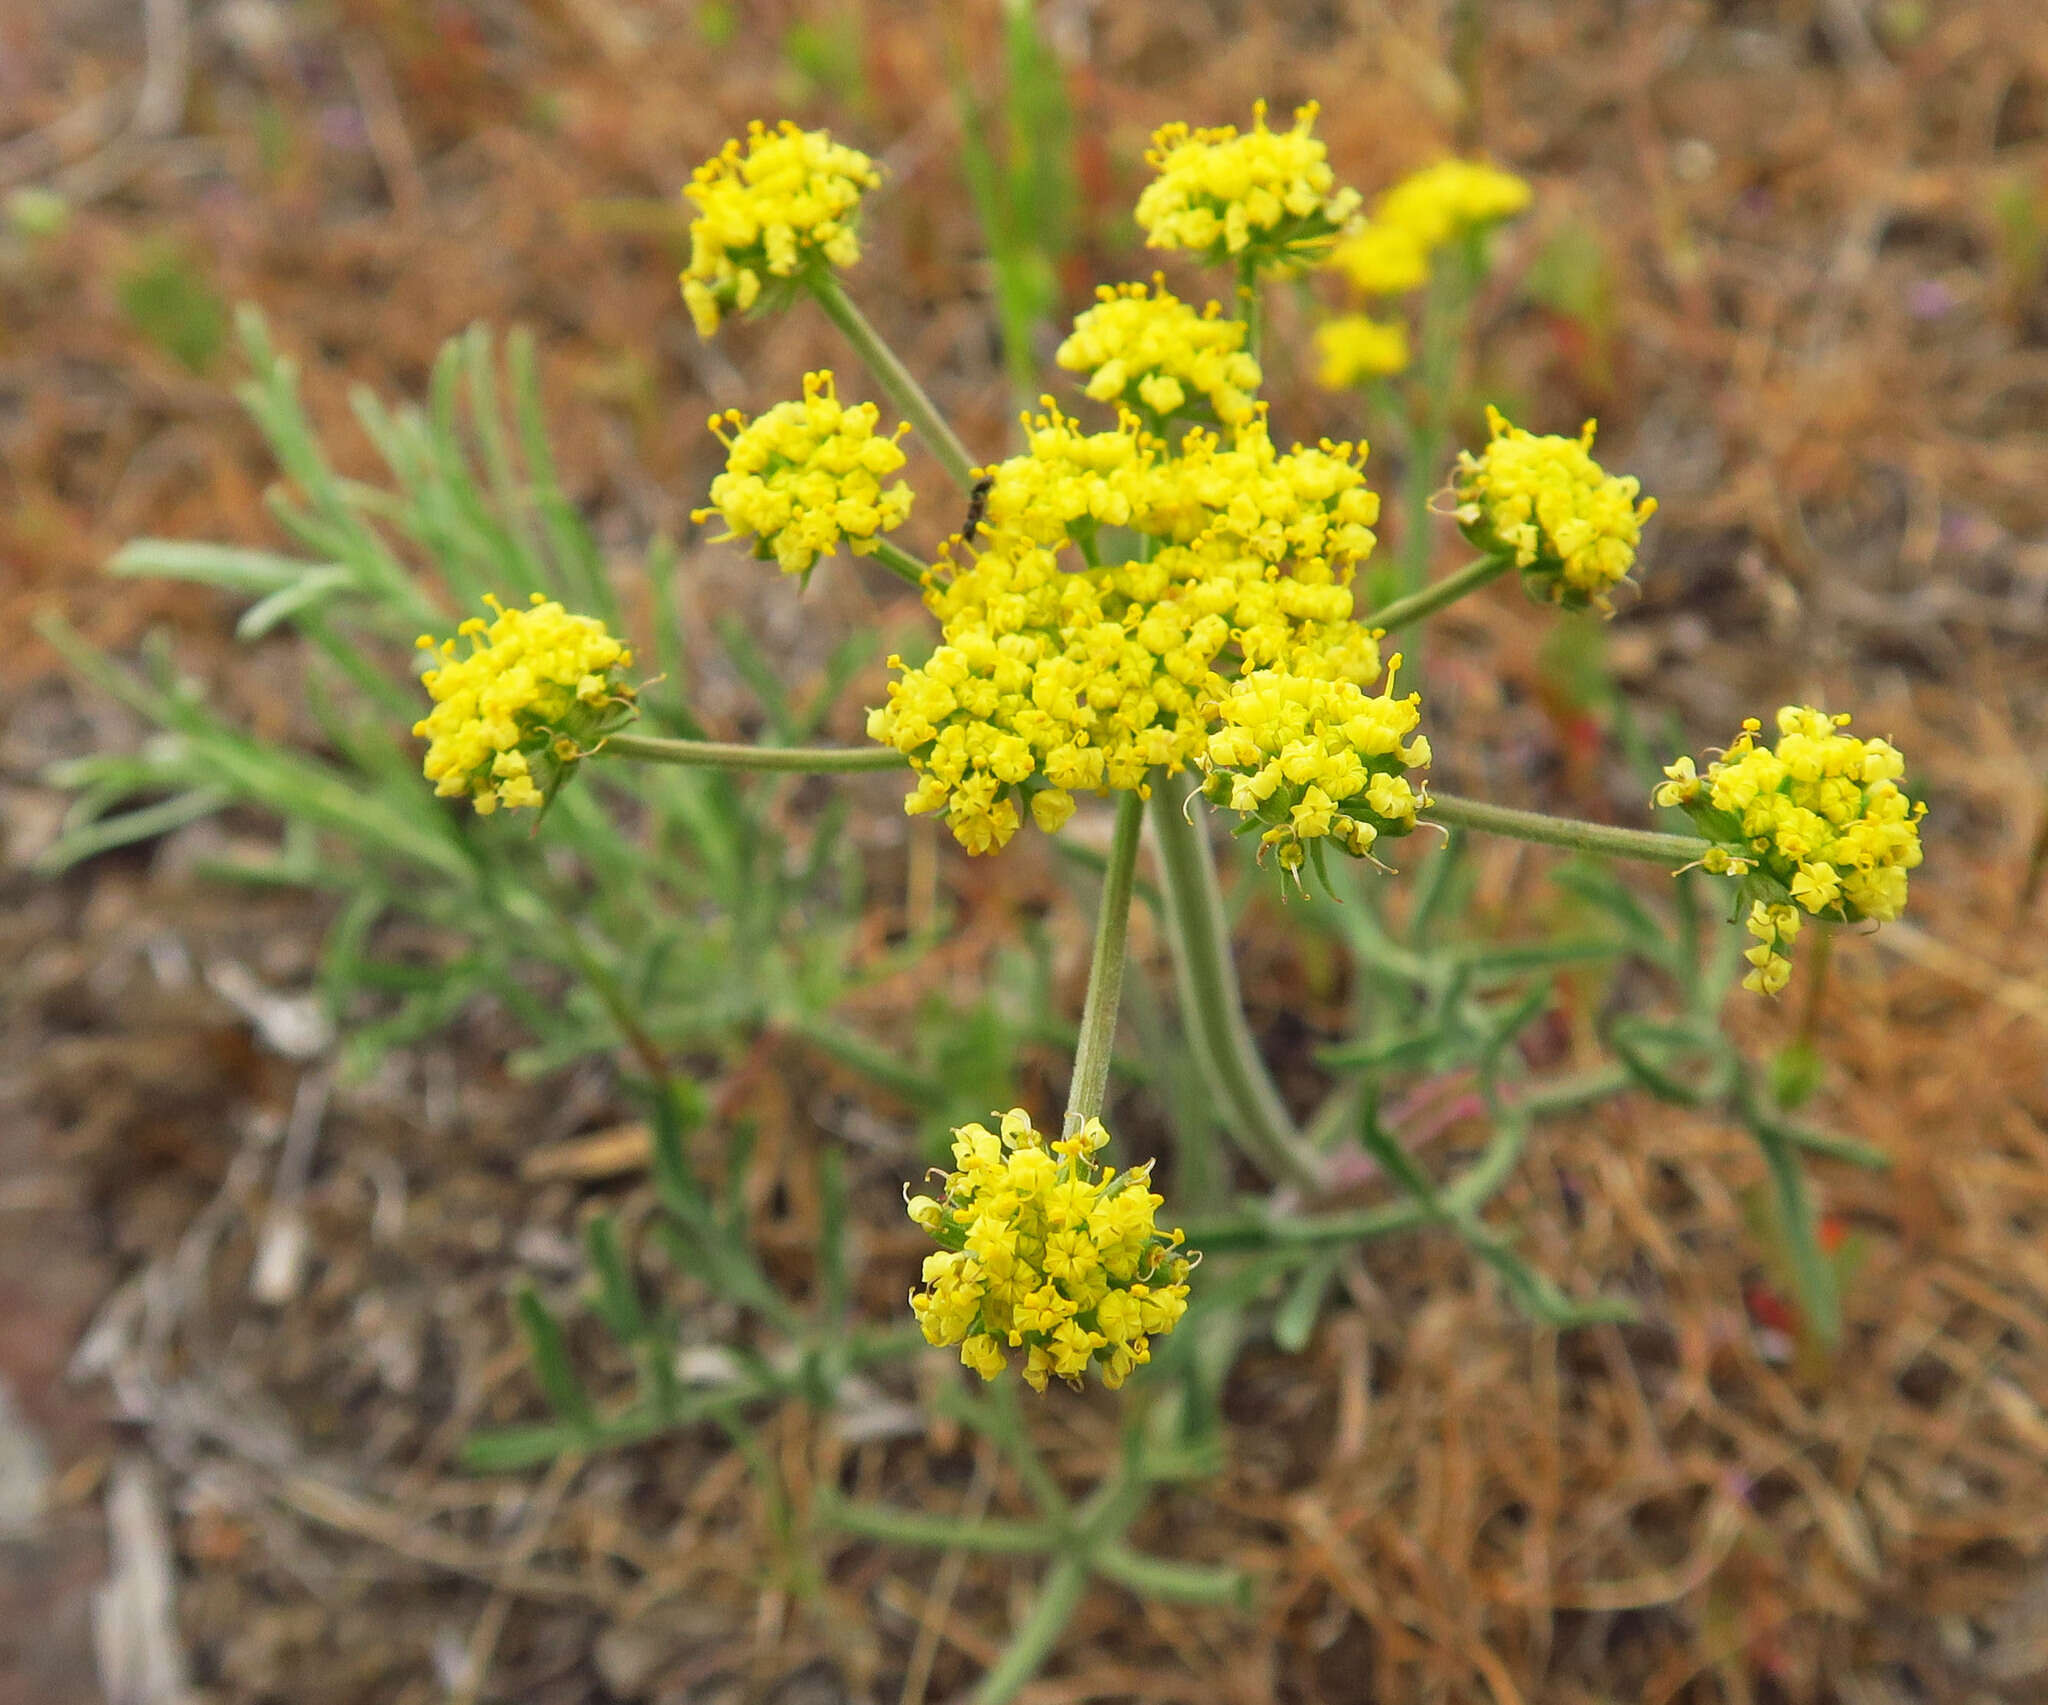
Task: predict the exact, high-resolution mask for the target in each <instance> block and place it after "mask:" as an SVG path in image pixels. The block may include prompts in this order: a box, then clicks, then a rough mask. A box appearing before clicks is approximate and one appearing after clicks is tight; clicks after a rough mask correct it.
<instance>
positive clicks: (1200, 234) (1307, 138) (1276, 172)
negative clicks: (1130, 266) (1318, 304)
mask: <svg viewBox="0 0 2048 1705" xmlns="http://www.w3.org/2000/svg"><path fill="white" fill-rule="evenodd" d="M1315 117H1316V107H1315V105H1314V103H1310V104H1309V105H1307V106H1305V107H1301V108H1298V109H1297V110H1296V112H1295V115H1294V127H1293V128H1292V129H1291V130H1277V131H1276V130H1268V129H1267V128H1266V103H1265V102H1264V101H1260V102H1259V103H1258V104H1257V105H1256V106H1255V107H1254V108H1253V109H1252V128H1251V129H1250V130H1249V131H1246V132H1244V133H1242V134H1240V133H1239V131H1238V130H1237V129H1236V127H1235V126H1233V125H1225V126H1223V127H1222V128H1221V129H1216V130H1190V129H1189V128H1188V127H1187V126H1186V125H1185V124H1169V125H1166V126H1164V127H1163V128H1162V129H1160V130H1158V131H1157V132H1155V133H1154V135H1153V137H1152V147H1151V148H1150V149H1149V150H1148V151H1147V152H1146V155H1145V160H1146V163H1147V164H1148V165H1150V166H1151V167H1152V168H1153V170H1154V172H1155V173H1156V174H1157V175H1156V176H1155V177H1154V178H1153V180H1152V181H1151V182H1150V183H1149V184H1147V185H1146V186H1145V188H1144V190H1143V191H1142V192H1141V193H1140V195H1139V197H1138V209H1137V219H1138V224H1139V227H1140V228H1141V229H1142V230H1143V231H1144V233H1145V241H1146V243H1147V244H1149V245H1150V246H1151V247H1152V248H1155V249H1186V250H1188V251H1190V252H1191V253H1193V254H1196V255H1199V256H1201V257H1202V258H1203V259H1204V260H1207V261H1210V262H1212V263H1214V264H1217V265H1229V266H1233V267H1237V268H1238V269H1239V270H1240V271H1255V272H1259V273H1266V274H1285V273H1288V272H1292V271H1295V270H1298V269H1299V268H1300V267H1302V266H1304V265H1307V264H1309V263H1310V262H1312V261H1314V260H1315V259H1316V258H1318V257H1319V256H1320V255H1321V254H1323V253H1324V252H1326V251H1327V250H1328V249H1329V247H1330V245H1331V244H1332V243H1333V242H1334V241H1335V239H1336V236H1337V233H1338V232H1339V231H1341V230H1342V229H1343V227H1344V225H1345V223H1346V222H1347V221H1348V220H1349V219H1350V218H1351V216H1352V215H1353V214H1354V213H1355V212H1357V210H1358V204H1359V198H1358V192H1357V191H1355V190H1350V189H1344V188H1342V187H1340V186H1339V185H1338V183H1337V175H1336V173H1335V172H1334V171H1332V170H1331V168H1330V161H1329V155H1328V151H1327V150H1326V149H1325V148H1324V146H1323V144H1322V143H1321V142H1319V141H1318V140H1317V139H1316V138H1315V137H1314V136H1312V135H1310V134H1309V132H1310V130H1311V128H1312V127H1313V125H1314V124H1315Z"/></svg>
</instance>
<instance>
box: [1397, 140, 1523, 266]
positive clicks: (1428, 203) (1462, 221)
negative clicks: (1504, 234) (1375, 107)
mask: <svg viewBox="0 0 2048 1705" xmlns="http://www.w3.org/2000/svg"><path fill="white" fill-rule="evenodd" d="M1528 205H1529V186H1528V184H1526V183H1525V182H1523V180H1522V179H1520V178H1518V177H1516V176H1515V175H1514V173H1512V172H1504V171H1502V170H1501V169H1500V168H1499V167H1498V166H1489V165H1487V164H1486V163H1485V162H1484V161H1482V160H1438V161H1436V162H1435V163H1434V164H1433V165H1428V166H1424V167H1423V168H1422V170H1421V171H1419V172H1411V173H1410V174H1409V175H1408V176H1407V177H1405V178H1403V179H1402V180H1401V181H1400V182H1399V183H1397V184H1396V185H1394V187H1393V188H1392V189H1390V190H1388V191H1387V192H1386V194H1384V195H1382V196H1381V197H1380V198H1379V199H1378V201H1376V202H1375V203H1374V204H1373V210H1372V225H1375V226H1388V227H1391V228H1393V229H1395V230H1398V231H1402V232H1405V233H1406V234H1407V235H1408V236H1409V237H1410V238H1411V239H1413V241H1414V242H1415V244H1416V246H1417V247H1419V248H1420V249H1421V250H1422V252H1423V253H1424V254H1425V255H1428V254H1429V253H1431V252H1432V251H1434V250H1436V249H1439V248H1441V247H1442V246H1443V245H1444V244H1445V243H1448V242H1450V241H1451V240H1452V239H1453V238H1455V237H1458V236H1461V235H1463V234H1464V233H1465V232H1467V231H1473V230H1478V229H1480V228H1482V227H1484V226H1487V225H1495V224H1498V223H1499V222H1500V221H1501V220H1503V219H1512V218H1513V217H1514V216H1515V215H1516V214H1517V213H1520V212H1521V211H1522V209H1523V208H1525V207H1527V206H1528ZM1368 229H1370V227H1368Z"/></svg>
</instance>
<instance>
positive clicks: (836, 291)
mask: <svg viewBox="0 0 2048 1705" xmlns="http://www.w3.org/2000/svg"><path fill="white" fill-rule="evenodd" d="M810 286H811V294H812V295H813V296H814V297H816V298H817V303H818V306H819V307H821V308H823V309H824V310H825V317H826V318H827V319H828V320H830V321H831V322H832V323H833V324H834V325H835V326H837V327H838V328H839V329H840V331H841V332H843V333H844V334H845V336H846V341H847V342H848V343H850V344H852V345H853V347H854V350H855V352H856V353H857V354H858V355H859V356H860V358H861V360H862V361H863V362H864V363H866V365H867V370H868V372H869V373H871V374H872V375H873V376H874V381H875V383H876V384H878V385H880V386H881V387H882V389H883V391H884V392H886V393H887V395H888V398H889V400H890V401H891V402H892V403H894V404H895V405H896V412H897V413H898V414H900V415H902V416H903V418H904V419H905V420H907V421H909V422H910V425H911V430H912V431H914V432H915V433H916V434H917V435H918V436H919V437H920V438H922V439H923V440H924V443H925V448H926V449H928V450H929V451H931V453H932V454H933V455H934V456H936V457H937V458H938V460H939V465H940V466H941V467H943V468H944V469H945V470H946V472H947V474H948V475H949V476H950V477H951V479H952V481H953V483H954V484H955V485H957V486H958V487H959V488H960V489H961V490H962V491H968V490H970V489H972V487H973V485H974V458H973V457H972V456H970V455H968V453H967V446H966V445H964V444H962V443H961V442H960V440H959V438H958V436H957V435H955V433H954V431H953V429H952V427H950V426H948V425H947V424H946V420H945V417H944V416H943V415H941V414H940V413H939V411H938V409H937V408H936V407H935V406H933V403H932V400H931V398H930V397H928V396H926V395H925V394H924V387H923V386H922V385H920V384H919V383H918V382H917V381H916V380H915V379H914V378H912V377H911V374H910V369H909V368H908V367H906V366H904V365H903V363H902V362H901V361H899V360H897V359H896V352H895V351H894V350H893V349H891V348H890V347H889V346H888V345H887V344H886V343H884V342H883V341H882V334H881V333H880V332H878V331H876V330H875V328H874V327H873V326H871V325H869V324H868V322H867V317H866V316H865V315H864V314H862V313H861V311H860V310H859V309H858V308H856V307H855V306H854V305H853V299H852V298H851V297H849V296H848V295H847V294H846V292H845V291H844V290H842V289H840V287H839V280H838V279H837V278H835V277H834V276H833V275H832V274H831V273H830V272H825V271H819V272H815V273H813V274H812V275H811V279H810Z"/></svg>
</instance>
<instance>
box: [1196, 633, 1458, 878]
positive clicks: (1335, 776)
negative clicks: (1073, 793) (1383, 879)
mask: <svg viewBox="0 0 2048 1705" xmlns="http://www.w3.org/2000/svg"><path fill="white" fill-rule="evenodd" d="M1400 667H1401V659H1400V657H1399V656H1398V655H1396V656H1395V657H1393V658H1392V659H1391V660H1390V661H1389V662H1388V664H1387V682H1386V686H1385V687H1384V688H1383V689H1382V690H1381V691H1380V692H1379V693H1378V694H1369V693H1367V692H1366V691H1365V690H1364V689H1363V688H1362V687H1360V686H1359V685H1358V683H1357V682H1355V681H1349V680H1326V679H1320V678H1317V677H1314V676H1302V675H1294V674H1290V673H1289V672H1287V671H1286V670H1284V669H1260V670H1256V671H1254V672H1253V673H1251V674H1249V675H1246V676H1244V677H1243V678H1242V679H1240V680H1237V681H1233V682H1232V683H1231V686H1230V690H1229V691H1228V692H1227V693H1226V694H1224V697H1223V702H1222V704H1221V706H1220V707H1219V713H1218V714H1219V718H1220V721H1221V724H1222V726H1221V727H1219V728H1218V729H1217V730H1216V731H1215V732H1214V733H1213V734H1211V735H1210V736H1209V742H1208V748H1207V750H1206V751H1205V752H1204V754H1203V761H1204V764H1205V766H1206V767H1207V768H1208V771H1209V775H1208V778H1207V780H1205V781H1204V782H1203V784H1202V791H1203V793H1204V795H1205V796H1206V797H1207V798H1208V799H1209V800H1210V801H1211V803H1213V804H1217V805H1227V806H1228V807H1229V808H1230V809H1231V810H1233V811H1236V812H1239V813H1240V814H1242V815H1243V816H1244V818H1245V824H1244V827H1245V829H1252V828H1255V827H1259V826H1261V825H1263V826H1264V833H1263V834H1261V835H1260V837H1259V845H1260V849H1261V851H1260V856H1261V857H1262V858H1263V857H1264V856H1265V851H1264V849H1266V848H1268V847H1270V848H1273V849H1275V850H1276V853H1277V856H1278V858H1279V862H1280V868H1281V869H1282V870H1283V871H1285V872H1287V873H1288V874H1289V875H1291V876H1293V877H1294V878H1295V879H1296V881H1299V880H1300V871H1301V867H1302V864H1303V862H1304V861H1305V860H1307V859H1309V858H1311V857H1318V858H1319V854H1320V849H1321V846H1322V843H1323V842H1324V841H1325V840H1328V841H1331V842H1334V843H1335V844H1336V846H1337V847H1338V848H1339V849H1340V850H1341V851H1343V852H1346V853H1349V854H1350V855H1351V856H1352V857H1353V858H1367V857H1370V856H1371V853H1372V848H1373V844H1374V843H1375V842H1376V841H1377V840H1378V839H1379V838H1380V837H1381V836H1382V835H1405V834H1408V833H1409V832H1410V831H1412V830H1413V829H1414V827H1415V814H1416V811H1417V810H1418V809H1419V808H1420V807H1421V806H1423V805H1426V804H1427V803H1428V802H1429V801H1428V795H1427V793H1426V792H1424V791H1422V790H1421V789H1420V788H1419V787H1418V786H1417V785H1416V784H1414V783H1411V782H1410V781H1409V779H1408V777H1407V775H1406V774H1405V773H1404V772H1405V771H1408V770H1419V769H1422V768H1424V767H1425V766H1426V765H1427V764H1428V763H1429V757H1430V753H1429V741H1428V739H1427V738H1426V737H1425V736H1423V735H1420V734H1415V728H1416V725H1417V724H1418V723H1419V722H1420V721H1421V720H1422V695H1421V694H1419V693H1410V694H1409V695H1408V696H1407V697H1406V698H1399V699H1397V698H1395V697H1394V676H1395V675H1396V674H1397V673H1398V672H1399V670H1400ZM1411 734H1413V735H1414V738H1413V739H1412V740H1410V739H1408V736H1410V735H1411ZM1404 741H1406V744H1403V742H1404ZM1320 868H1321V866H1320V862H1319V863H1318V869H1320Z"/></svg>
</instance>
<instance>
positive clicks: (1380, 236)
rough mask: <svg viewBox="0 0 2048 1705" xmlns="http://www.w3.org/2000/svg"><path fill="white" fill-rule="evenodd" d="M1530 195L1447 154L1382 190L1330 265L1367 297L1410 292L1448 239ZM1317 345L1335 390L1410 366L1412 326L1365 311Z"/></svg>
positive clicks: (1499, 174) (1320, 336)
mask: <svg viewBox="0 0 2048 1705" xmlns="http://www.w3.org/2000/svg"><path fill="white" fill-rule="evenodd" d="M1528 202H1529V186H1528V185H1527V184H1525V183H1524V182H1523V181H1522V180H1521V179H1520V178H1518V177H1515V176H1513V175H1512V174H1510V173H1507V172H1503V171H1499V170H1497V169H1496V168H1494V167H1492V166H1488V165H1484V164H1482V163H1480V162H1477V161H1471V160H1439V161H1437V162H1436V164H1434V165H1431V166H1425V167H1424V168H1423V169H1422V170H1421V171H1419V172H1415V173H1412V174H1411V175H1410V176H1408V177H1406V178H1404V179H1402V180H1401V182H1399V183H1398V184H1396V185H1395V186H1394V187H1393V188H1392V189H1390V190H1388V191H1387V192H1386V193H1385V194H1383V195H1382V196H1380V198H1379V199H1378V201H1376V202H1375V203H1374V205H1373V210H1372V217H1371V218H1369V219H1364V220H1359V221H1355V222H1354V223H1353V224H1352V225H1351V227H1350V228H1349V229H1348V230H1347V231H1346V232H1345V233H1344V236H1343V238H1342V240H1341V241H1339V242H1338V243H1337V244H1336V245H1335V246H1334V247H1333V248H1332V249H1331V250H1330V253H1329V257H1328V259H1327V261H1326V262H1325V264H1326V265H1327V266H1328V267H1329V268H1330V270H1332V271H1334V272H1337V273H1339V274H1341V275H1342V276H1343V278H1344V279H1345V280H1346V282H1347V283H1349V285H1350V286H1351V289H1352V290H1353V292H1355V293H1356V294H1357V295H1358V296H1360V297H1363V298H1367V299H1370V298H1373V297H1381V296H1405V295H1407V294H1408V292H1409V291H1411V290H1419V289H1420V288H1421V287H1422V286H1423V285H1424V284H1426V283H1428V282H1429V273H1430V264H1431V261H1432V260H1433V258H1434V257H1435V255H1436V253H1437V251H1438V250H1439V249H1441V248H1442V247H1443V246H1444V245H1445V244H1447V243H1449V242H1451V241H1452V240H1453V239H1454V238H1457V237H1460V236H1463V235H1465V234H1467V233H1472V232H1483V231H1484V230H1485V229H1486V228H1487V227H1488V226H1490V225H1493V224H1495V223H1497V222H1498V221H1500V220H1502V219H1505V218H1507V217H1509V216H1510V215H1511V214H1515V213H1519V212H1520V211H1521V210H1522V209H1523V208H1524V207H1526V206H1527V205H1528ZM1316 345H1317V348H1318V350H1319V352H1320V353H1321V356H1322V361H1321V366H1320V368H1319V371H1318V373H1317V380H1318V382H1319V383H1320V384H1322V385H1323V386H1324V387H1325V388H1326V389H1329V390H1347V389H1349V388H1350V387H1351V386H1353V385H1355V384H1357V383H1358V382H1359V381H1360V380H1362V379H1370V378H1379V377H1384V376H1386V375H1390V374H1394V373H1398V372H1401V371H1402V370H1403V369H1404V368H1406V367H1407V365H1408V340H1407V334H1406V331H1405V330H1404V328H1402V327H1401V326H1399V325H1383V324H1381V323H1379V322H1376V321H1374V320H1371V319H1369V318H1367V317H1366V316H1364V315H1362V314H1352V315H1349V316H1347V317H1345V318H1342V319H1337V320H1333V321H1330V322H1329V323H1327V324H1326V325H1324V326H1323V327H1322V328H1321V330H1320V331H1318V333H1317V335H1316Z"/></svg>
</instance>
